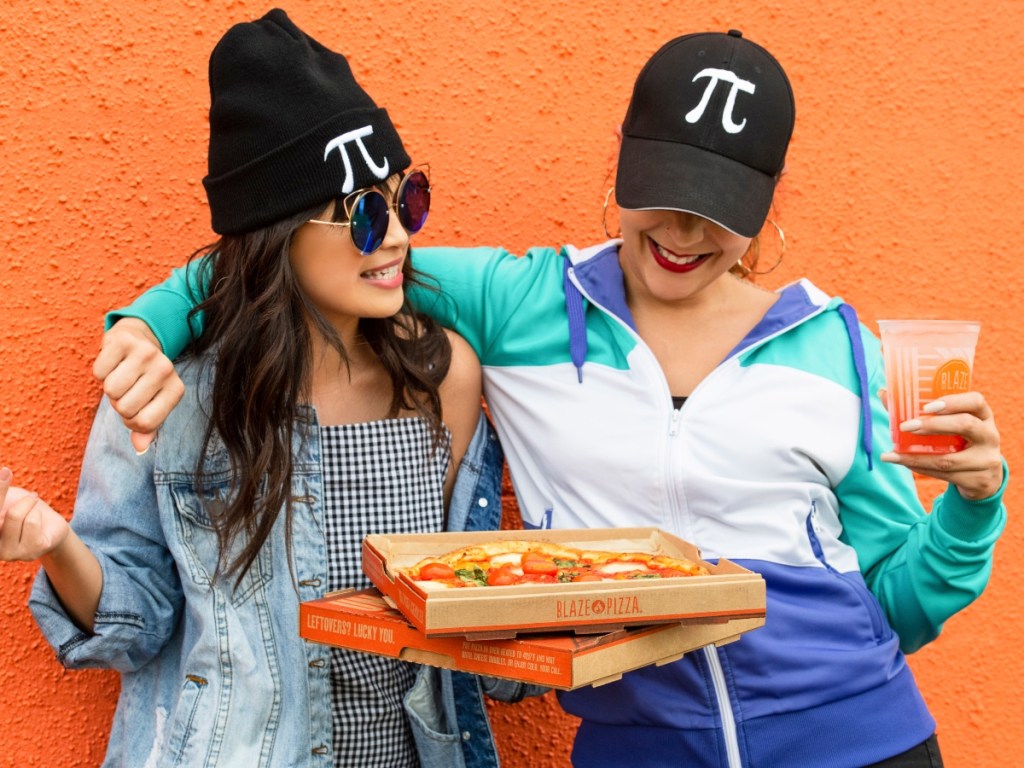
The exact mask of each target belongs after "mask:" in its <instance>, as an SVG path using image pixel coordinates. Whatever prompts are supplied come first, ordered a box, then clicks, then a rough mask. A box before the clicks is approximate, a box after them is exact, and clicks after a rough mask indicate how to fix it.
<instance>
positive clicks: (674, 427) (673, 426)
mask: <svg viewBox="0 0 1024 768" xmlns="http://www.w3.org/2000/svg"><path fill="white" fill-rule="evenodd" d="M682 410H683V409H682V408H673V409H672V421H671V423H670V424H669V427H668V433H669V435H671V436H672V437H675V436H676V435H678V434H679V420H680V418H681V417H682V413H681V411H682Z"/></svg>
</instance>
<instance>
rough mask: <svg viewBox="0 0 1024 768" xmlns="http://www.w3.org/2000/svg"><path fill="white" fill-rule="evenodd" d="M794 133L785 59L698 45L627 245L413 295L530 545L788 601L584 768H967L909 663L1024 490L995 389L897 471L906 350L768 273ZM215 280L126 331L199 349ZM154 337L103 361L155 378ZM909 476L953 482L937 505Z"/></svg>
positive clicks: (636, 154)
mask: <svg viewBox="0 0 1024 768" xmlns="http://www.w3.org/2000/svg"><path fill="white" fill-rule="evenodd" d="M794 115H795V111H794V106H793V95H792V90H791V87H790V83H789V80H788V78H787V77H786V75H785V73H784V72H783V70H782V68H781V67H780V66H779V64H778V62H777V61H776V60H775V58H774V57H773V56H772V55H771V54H769V53H768V52H767V51H765V50H764V49H763V48H762V47H760V46H758V45H756V44H755V43H752V42H750V41H748V40H746V39H745V38H744V37H743V36H742V35H741V34H740V33H739V32H735V31H731V32H728V33H703V34H694V35H687V36H684V37H680V38H677V39H674V40H672V41H670V42H668V43H667V44H665V45H664V46H663V47H662V48H661V49H660V50H659V51H658V52H657V53H655V55H654V56H653V57H652V58H651V59H650V61H648V62H647V64H646V65H645V66H644V68H643V70H642V71H641V72H640V75H639V77H638V78H637V81H636V86H635V89H634V92H633V97H632V100H631V102H630V106H629V111H628V112H627V115H626V119H625V121H624V124H623V128H622V134H623V136H622V146H621V154H620V158H619V165H618V172H617V177H616V186H615V195H616V198H617V200H618V204H619V206H620V208H621V215H620V219H621V226H622V232H621V236H620V237H615V238H613V239H612V240H610V241H609V242H606V243H602V244H599V245H596V246H593V247H590V248H583V249H580V248H576V247H573V246H565V247H563V248H561V249H554V248H537V249H532V250H530V251H529V252H527V253H526V254H525V255H524V256H523V257H515V256H513V255H511V254H508V253H505V252H503V251H501V250H498V249H476V250H472V251H459V250H457V249H448V248H428V249H418V250H417V251H416V252H415V255H414V258H415V260H416V263H417V266H418V268H420V269H422V270H424V271H425V272H427V273H428V274H430V275H431V276H433V277H435V278H437V279H438V281H439V282H440V284H441V286H442V287H443V289H444V290H445V291H446V292H447V293H449V294H452V295H453V296H454V297H455V301H444V300H437V299H436V298H435V297H432V296H429V295H426V294H424V293H416V294H414V295H413V297H412V298H413V300H414V301H416V302H417V304H418V306H420V307H421V308H422V309H423V310H424V311H427V312H429V313H432V314H433V315H434V316H436V317H437V318H438V319H439V320H440V321H441V322H442V323H444V324H450V325H452V326H454V327H455V328H457V329H458V330H459V331H460V332H461V333H462V334H463V335H464V336H465V337H466V339H467V340H468V341H469V342H470V343H471V344H472V345H473V347H474V348H475V350H476V351H477V353H478V355H479V356H480V358H481V362H482V363H483V365H484V377H485V393H486V397H487V400H488V403H489V406H490V411H491V414H492V415H493V417H494V420H495V423H496V426H497V428H498V432H499V435H500V436H501V438H502V443H503V445H504V447H505V450H506V454H507V457H508V462H509V466H510V470H511V476H512V480H513V484H514V486H515V490H516V494H517V497H518V501H519V506H520V509H521V511H522V515H523V522H524V523H525V524H526V525H527V526H528V527H555V528H575V527H615V526H638V525H641V526H642V525H651V526H657V527H660V528H662V529H665V530H668V531H671V532H673V533H675V534H677V535H679V536H681V537H682V538H684V539H687V540H690V541H692V542H694V543H696V544H697V545H698V546H699V547H700V548H701V550H702V552H703V554H704V556H705V557H707V558H710V559H716V558H721V557H727V558H729V559H731V560H733V561H735V562H738V563H740V564H742V565H744V566H746V567H747V568H750V569H751V570H754V571H757V572H759V573H761V574H763V576H764V578H765V582H766V584H767V595H768V611H767V621H766V624H765V626H764V627H762V628H760V629H758V630H755V631H753V632H750V633H748V634H746V635H745V636H744V637H743V638H742V639H741V640H739V641H737V642H735V643H732V644H729V645H726V646H723V647H721V648H716V647H709V648H706V649H703V650H702V651H700V652H695V653H691V654H689V655H688V656H687V657H686V658H684V659H682V660H680V661H678V662H676V663H674V664H669V665H665V666H661V667H650V668H645V669H641V670H638V671H636V672H633V673H630V674H627V675H625V676H624V677H623V679H622V680H621V681H619V682H616V683H612V684H609V685H604V686H601V687H599V688H586V689H582V690H578V691H573V692H570V693H565V694H561V695H560V700H561V702H562V704H563V706H564V707H565V708H566V709H567V710H568V711H569V712H571V713H572V714H574V715H576V716H577V717H579V718H581V721H582V723H581V726H580V729H579V732H578V734H577V738H576V743H575V748H574V752H573V761H574V764H576V765H581V766H602V767H604V766H614V765H623V766H625V765H629V766H633V765H642V766H655V765H665V766H668V765H672V766H675V765H687V766H730V768H732V767H734V766H744V765H750V766H786V765H799V766H822V767H823V768H824V767H826V766H827V767H828V768H837V767H838V766H865V765H886V766H909V765H915V766H917V765H941V757H940V756H939V753H938V747H937V743H936V741H935V738H934V733H935V728H936V725H935V722H934V720H933V719H932V717H931V715H930V714H929V712H928V709H927V707H926V705H925V703H924V700H923V698H922V696H921V694H920V692H919V691H918V689H917V686H916V684H915V682H914V679H913V675H912V674H911V671H910V669H909V667H908V665H907V663H906V659H905V657H904V655H903V654H904V653H905V652H910V651H913V650H916V649H917V648H919V647H921V646H922V645H924V644H925V643H927V642H929V641H931V640H932V639H934V638H935V637H936V636H937V635H938V633H939V631H940V630H941V627H942V624H943V622H944V621H945V620H946V619H947V618H949V617H950V616H951V615H953V614H954V613H955V612H956V611H958V610H960V609H962V608H963V607H964V606H966V605H968V604H969V603H970V602H971V601H972V600H974V599H975V598H976V597H977V596H978V595H979V594H980V593H981V591H982V590H983V589H984V587H985V584H986V583H987V579H988V574H989V571H990V567H991V555H992V549H993V546H994V544H995V541H996V539H997V538H998V537H999V535H1000V533H1001V532H1002V529H1003V526H1004V524H1005V519H1006V512H1005V509H1004V507H1003V505H1002V496H1003V491H1004V488H1005V484H1006V480H1007V475H1008V473H1007V470H1006V467H1005V464H1004V462H1003V460H1002V457H1001V455H1000V450H999V436H998V432H997V430H996V428H995V424H994V420H993V416H992V413H991V411H990V409H989V408H988V406H987V404H986V403H985V400H984V398H983V397H982V396H981V395H980V394H978V393H976V392H971V393H965V394H959V395H951V396H948V397H946V398H944V400H943V402H942V403H941V405H940V406H939V407H936V410H935V411H934V413H933V414H932V415H931V416H930V417H928V418H927V419H925V420H923V421H916V422H914V423H907V424H906V425H904V428H905V429H908V430H919V431H929V432H939V433H955V434H960V435H962V436H963V437H965V438H966V439H967V442H968V447H967V448H966V449H965V450H963V451H961V452H959V453H957V454H953V455H949V456H945V457H941V458H936V457H927V456H909V455H897V454H894V453H893V452H892V443H891V438H890V436H889V433H888V429H887V418H886V412H885V408H884V406H883V404H882V402H881V401H880V399H879V395H878V392H879V390H880V389H881V388H883V387H884V380H883V373H882V366H881V364H880V354H879V347H878V342H877V340H876V339H875V338H874V337H873V336H872V335H871V334H870V333H869V332H868V331H867V330H866V329H865V328H864V327H863V326H861V325H860V324H859V322H858V321H857V318H856V314H855V313H854V311H853V309H852V308H851V307H849V306H848V305H847V304H845V303H844V302H842V300H840V299H838V298H832V297H829V296H827V295H825V294H824V293H823V292H822V291H821V290H819V289H818V288H816V287H815V286H814V285H812V284H811V283H810V282H808V281H806V280H803V281H800V282H797V283H794V284H792V285H789V286H786V287H784V288H782V289H781V290H779V291H778V292H774V293H769V292H766V291H764V290H762V289H760V288H758V287H757V286H756V285H754V284H753V283H752V282H750V281H748V280H744V279H742V278H743V277H744V276H747V275H748V274H749V273H750V271H751V270H753V269H755V268H756V262H755V261H754V259H755V254H756V251H757V236H758V234H759V232H761V231H762V229H763V228H764V227H765V226H768V227H770V228H771V230H772V231H774V230H775V225H773V224H771V223H770V222H768V223H767V224H766V216H767V214H768V212H769V210H770V208H771V203H772V198H773V194H774V189H775V185H776V183H777V181H778V179H779V176H780V174H781V172H782V169H783V165H784V162H785V156H786V151H787V148H788V144H789V139H790V136H791V133H792V130H793V122H794ZM780 233H781V230H780ZM781 247H784V241H782V243H781V244H780V250H781ZM778 256H779V257H781V252H780V253H779V254H778ZM190 279H191V278H190V277H189V276H188V275H186V274H184V273H178V274H176V275H175V276H174V277H173V278H172V279H171V280H170V281H169V282H168V284H165V286H164V289H163V292H162V293H161V294H160V295H159V299H156V298H154V297H153V296H148V295H147V296H144V297H142V298H141V299H140V300H139V301H138V302H137V303H136V304H135V305H133V307H132V308H130V309H129V310H127V311H122V312H121V313H119V314H118V315H115V318H116V317H122V316H126V315H127V316H132V317H135V318H142V319H145V320H147V321H148V322H149V324H150V325H151V326H152V327H153V329H154V331H155V333H156V335H157V336H158V337H159V339H160V340H161V342H162V343H163V345H164V349H165V351H166V352H167V353H168V354H171V355H174V354H176V353H177V352H178V350H180V348H181V346H182V344H181V342H182V339H183V338H184V337H185V335H186V334H185V331H186V330H187V326H185V324H184V313H185V308H182V309H179V310H177V311H176V314H177V315H178V316H177V317H176V318H175V319H174V320H173V321H172V322H167V321H166V318H167V317H168V314H167V301H169V300H173V297H175V296H176V297H184V296H186V295H187V290H186V287H187V285H188V283H189V282H190ZM168 290H169V291H170V292H171V295H170V296H169V295H168ZM158 303H159V304H160V305H161V306H158ZM183 304H185V305H187V304H188V302H187V301H185V302H183ZM129 322H130V321H129ZM126 338H128V334H127V333H125V332H118V333H115V335H113V336H112V337H111V339H110V343H109V344H108V351H107V352H106V353H105V354H104V356H103V357H102V358H101V359H100V361H99V364H98V370H100V371H101V373H103V372H106V371H108V370H114V371H118V370H119V371H120V372H119V374H118V375H119V376H120V375H121V374H123V373H125V372H127V373H128V374H129V376H128V378H130V379H131V380H132V381H134V380H135V379H136V378H137V370H136V369H135V366H133V364H132V363H131V361H130V357H127V356H126V355H125V354H124V353H123V350H122V347H121V346H120V345H121V343H122V342H124V340H125V339H126ZM130 347H131V345H130V344H129V345H127V346H126V347H124V348H126V349H127V348H130ZM111 381H113V379H112V380H111ZM115 394H119V392H118V393H115ZM137 394H140V395H141V398H142V400H146V399H148V396H149V394H150V392H138V393H137ZM124 415H125V417H126V420H127V422H128V423H129V425H132V426H136V427H145V428H151V427H152V424H151V423H149V424H146V423H145V422H144V420H133V419H132V416H133V415H134V414H133V413H131V412H127V409H126V412H125V413H124ZM908 467H911V468H913V469H914V470H916V471H918V472H920V473H922V474H926V475H930V476H932V477H936V478H940V479H943V480H946V481H947V482H948V483H949V486H948V488H947V489H946V491H945V492H944V493H943V494H942V495H941V496H940V497H939V498H937V499H936V500H935V502H934V506H933V509H932V513H931V514H927V513H926V512H925V511H924V509H923V507H922V505H921V502H920V501H919V499H918V496H917V493H916V490H915V486H914V481H913V477H912V474H911V472H910V471H908V469H907V468H908Z"/></svg>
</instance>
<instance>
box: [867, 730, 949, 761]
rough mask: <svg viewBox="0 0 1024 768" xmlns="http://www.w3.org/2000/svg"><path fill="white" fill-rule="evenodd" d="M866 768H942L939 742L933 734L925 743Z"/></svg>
mask: <svg viewBox="0 0 1024 768" xmlns="http://www.w3.org/2000/svg"><path fill="white" fill-rule="evenodd" d="M867 768H942V753H941V752H939V740H938V739H937V738H936V736H935V734H934V733H933V734H932V735H931V736H930V737H929V738H928V740H927V741H922V742H921V743H920V744H918V745H917V746H916V747H913V748H911V749H908V750H907V751H906V752H904V753H903V754H900V755H896V756H895V757H890V758H889V759H888V760H883V761H882V762H880V763H872V764H871V765H869V766H867Z"/></svg>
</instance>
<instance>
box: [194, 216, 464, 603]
mask: <svg viewBox="0 0 1024 768" xmlns="http://www.w3.org/2000/svg"><path fill="white" fill-rule="evenodd" d="M322 210H323V208H322V207H319V208H317V209H315V210H310V211H305V212H303V213H301V214H297V215H296V216H294V217H292V218H290V219H287V220H285V221H282V222H278V223H277V224H274V225H271V226H269V227H266V228H264V229H260V230H257V231H255V232H249V233H246V234H243V235H227V236H224V237H222V238H221V239H220V240H219V241H217V242H216V243H214V244H213V245H211V246H207V247H206V248H203V249H200V250H199V251H197V252H196V253H195V254H193V258H195V257H196V256H199V255H203V254H208V255H209V258H208V259H207V260H206V262H205V263H203V265H202V267H201V269H204V270H205V273H204V274H202V275H201V280H200V284H201V285H205V286H208V296H207V298H206V299H205V300H204V301H202V302H201V303H199V304H198V306H196V307H195V309H193V310H192V312H193V315H192V317H190V323H191V321H192V319H193V317H194V316H195V314H196V313H199V312H202V313H203V315H204V327H205V330H204V332H203V335H202V337H201V338H199V339H196V340H195V341H194V342H193V345H192V351H193V352H195V353H197V354H198V353H202V352H207V351H208V352H209V355H208V358H207V362H208V363H212V365H213V366H214V382H213V393H212V398H211V402H210V409H211V410H210V414H209V422H208V426H207V430H206V436H205V439H204V443H203V451H202V453H201V454H200V459H199V463H198V465H197V467H196V485H197V487H198V488H200V489H202V488H203V487H204V486H205V485H206V482H207V481H206V480H204V476H203V471H202V469H203V459H202V457H203V456H205V455H206V453H207V451H208V449H209V448H210V444H211V441H212V440H214V437H215V436H219V437H220V439H221V440H222V441H223V443H224V446H225V447H226V449H227V452H228V455H229V456H230V461H231V472H232V484H231V492H230V495H229V498H228V499H227V500H226V503H225V504H223V506H218V507H216V508H211V509H210V510H209V514H210V518H211V520H212V522H213V524H214V526H215V528H216V531H217V538H218V542H219V544H220V558H221V561H220V565H219V568H218V571H220V572H224V573H226V574H228V575H232V574H234V575H236V579H241V577H242V575H244V574H245V572H246V571H247V570H248V569H249V567H250V566H251V565H252V563H253V561H254V560H255V559H256V556H257V554H258V553H259V551H260V549H261V548H262V546H263V544H264V542H265V541H266V539H267V536H268V535H269V534H270V531H271V529H272V528H273V526H274V522H275V521H276V519H277V516H278V514H279V513H280V512H281V510H284V512H285V515H286V523H287V524H286V532H287V533H286V535H287V536H288V539H289V542H290V531H291V514H292V494H291V485H292V453H291V446H292V438H293V435H294V434H295V431H296V428H297V425H298V428H300V429H303V428H308V424H305V425H303V423H302V419H301V418H300V412H301V408H302V404H303V403H305V402H309V399H310V395H311V391H310V390H311V374H312V370H313V364H312V363H313V361H312V342H313V336H312V332H311V330H310V324H309V320H310V319H311V320H312V326H313V328H314V329H315V330H314V331H313V332H315V333H318V334H319V335H320V336H321V337H322V338H323V340H324V341H325V342H326V343H327V344H328V345H330V347H332V348H334V349H335V350H337V352H338V353H339V354H340V356H341V358H342V360H343V361H344V362H345V364H346V365H348V364H349V360H350V358H349V355H348V353H347V351H346V350H345V347H344V344H343V343H342V341H341V339H340V338H339V336H338V334H337V333H336V332H335V330H334V328H333V327H332V326H331V325H330V323H328V322H327V320H326V319H325V318H324V316H323V315H322V314H321V313H320V311H319V310H318V309H317V308H316V306H315V305H314V304H313V303H312V302H311V301H310V300H309V298H308V297H307V296H306V294H305V293H304V292H303V291H302V289H301V288H300V286H299V283H298V280H297V279H296V277H295V275H294V273H293V272H292V269H291V262H290V260H289V252H290V247H291V241H292V236H293V235H294V233H295V231H296V230H297V229H298V228H299V227H301V226H302V225H303V224H304V223H305V222H306V221H307V220H309V219H310V218H313V217H315V216H316V215H317V214H319V213H320V212H321V211H322ZM403 275H404V277H405V281H406V282H405V285H406V286H409V285H412V284H418V285H421V286H423V287H427V288H432V286H429V285H428V284H427V282H426V281H425V279H424V278H423V276H421V275H419V274H418V273H416V271H415V270H414V269H413V268H412V265H411V259H406V261H405V266H404V268H403ZM359 330H360V333H361V334H362V336H363V338H364V339H365V340H366V342H367V343H368V344H369V346H370V348H371V349H372V350H373V352H374V353H375V354H376V355H377V357H378V358H379V359H380V362H381V364H382V365H383V366H384V369H385V370H386V372H387V374H388V376H389V378H390V380H391V385H392V397H391V405H390V412H389V415H390V416H396V415H397V414H398V413H399V411H401V410H412V411H414V412H416V413H417V414H418V415H419V416H420V417H422V418H423V419H424V420H425V421H426V422H427V424H428V425H429V426H430V427H431V430H432V432H433V434H434V436H435V447H436V445H437V443H438V441H439V440H440V439H441V436H442V435H443V428H442V424H441V399H440V395H439V393H438V387H439V385H440V383H441V382H442V381H443V380H444V377H445V375H447V373H448V367H449V365H450V363H451V346H450V344H449V341H448V337H447V335H446V333H445V331H444V330H443V329H442V328H441V327H440V326H439V325H437V323H436V322H435V321H433V320H431V319H429V318H427V317H425V316H422V315H419V314H417V313H415V312H413V311H412V309H411V308H410V307H409V305H408V302H406V304H405V305H404V306H403V307H402V309H401V310H400V311H399V312H398V313H397V314H396V315H393V316H392V317H387V318H363V319H362V320H360V323H359ZM201 495H202V496H204V497H205V494H201ZM235 541H242V542H243V544H242V547H241V549H240V551H239V552H238V554H237V555H236V556H235V557H234V558H233V559H231V560H230V561H229V560H228V558H227V553H228V551H229V548H230V547H231V545H232V544H233V543H234V542H235ZM236 585H237V580H236Z"/></svg>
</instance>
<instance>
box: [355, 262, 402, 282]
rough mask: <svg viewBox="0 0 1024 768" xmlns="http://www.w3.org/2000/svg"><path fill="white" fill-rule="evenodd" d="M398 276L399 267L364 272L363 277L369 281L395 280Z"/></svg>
mask: <svg viewBox="0 0 1024 768" xmlns="http://www.w3.org/2000/svg"><path fill="white" fill-rule="evenodd" d="M397 276H398V265H397V264H396V265H395V266H393V267H388V268H387V269H380V270H377V271H376V272H363V277H365V278H367V279H368V280H393V279H394V278H395V277H397Z"/></svg>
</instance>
